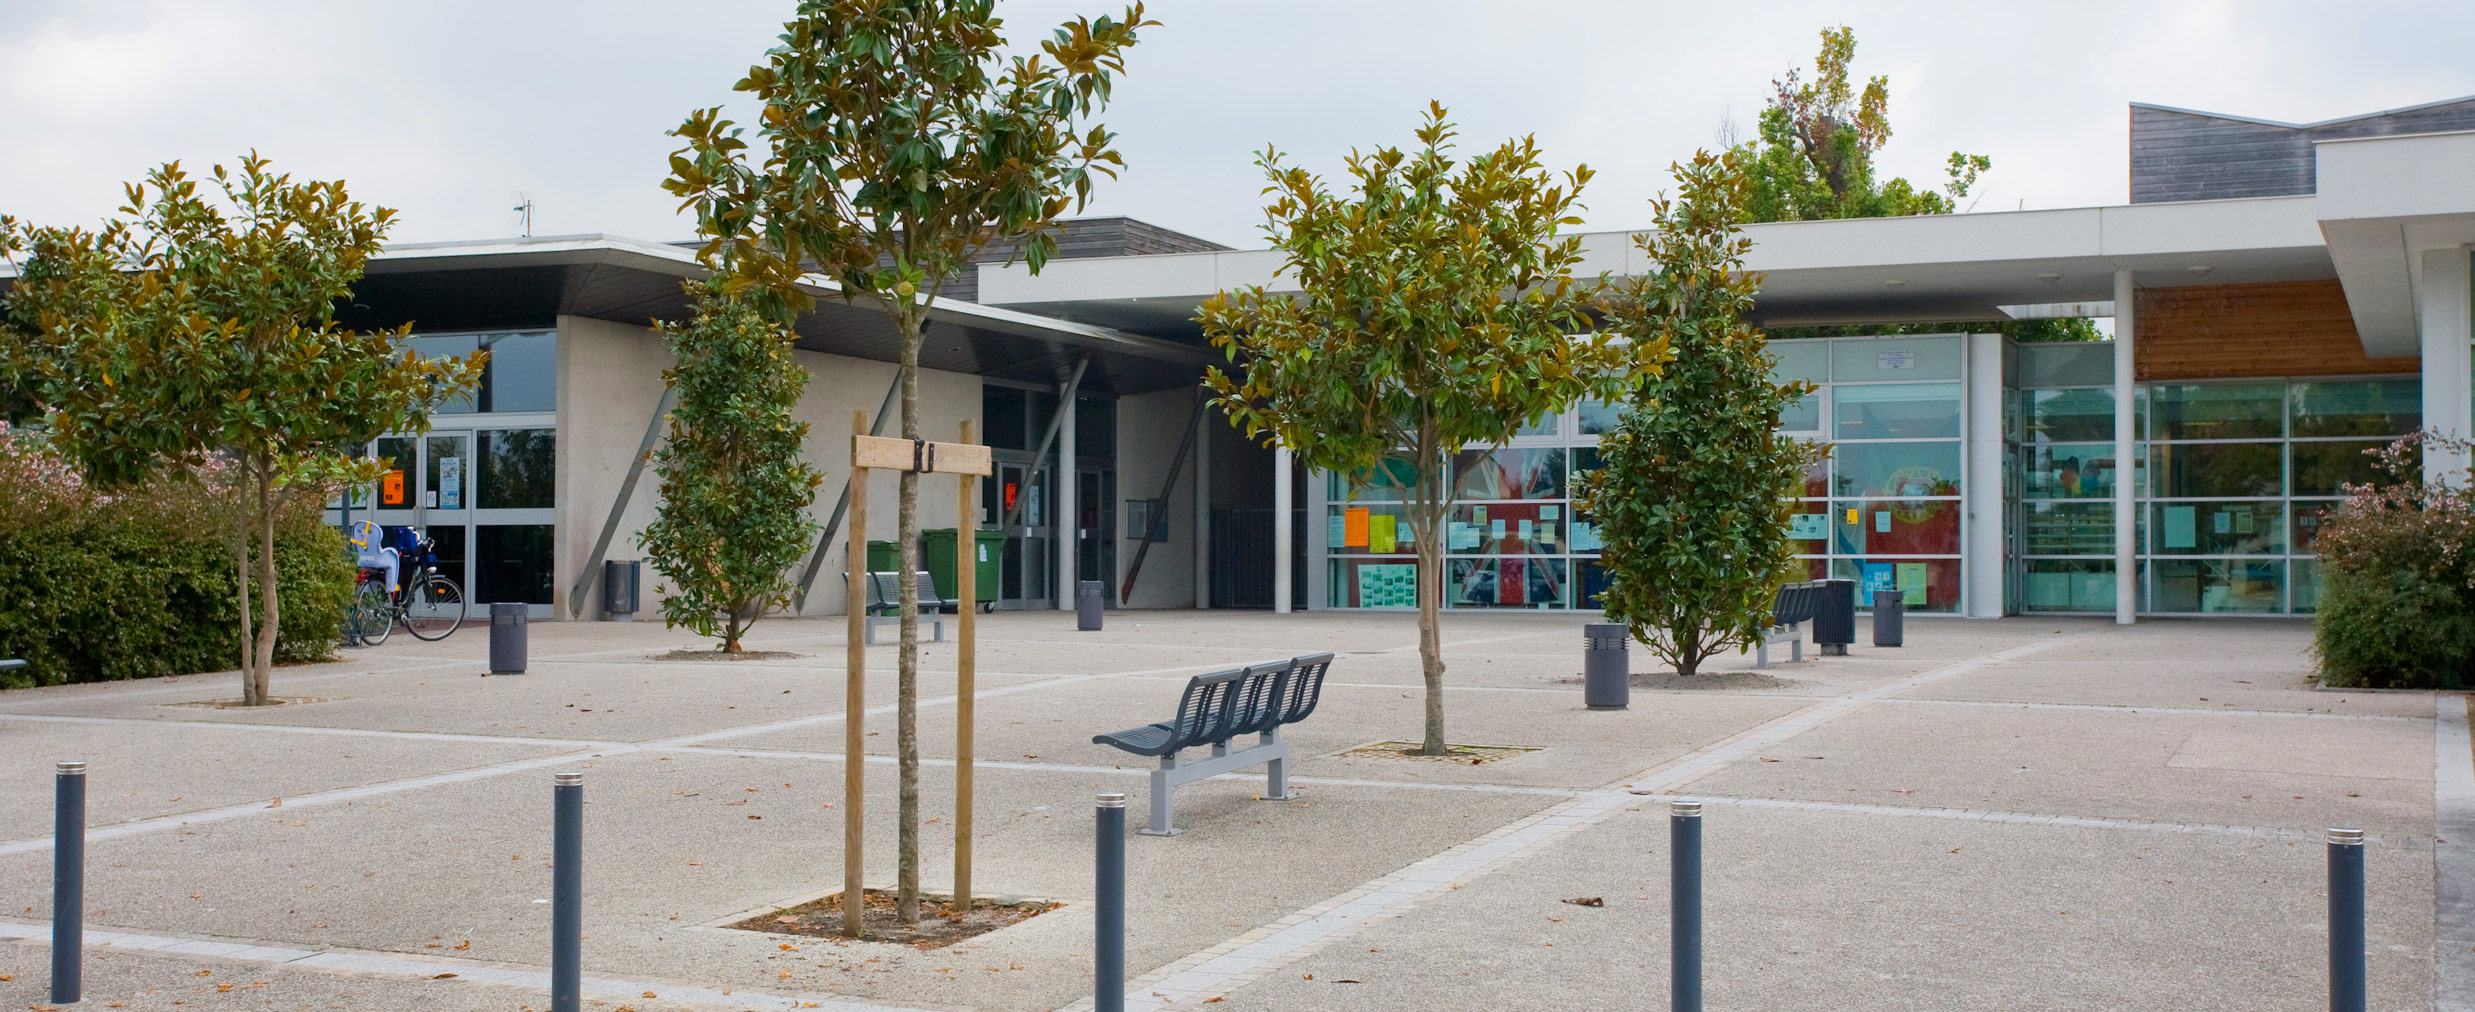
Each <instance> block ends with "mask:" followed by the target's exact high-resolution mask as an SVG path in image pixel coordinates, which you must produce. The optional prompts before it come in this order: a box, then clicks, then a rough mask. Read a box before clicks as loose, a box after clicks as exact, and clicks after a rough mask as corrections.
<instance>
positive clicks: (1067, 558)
mask: <svg viewBox="0 0 2475 1012" xmlns="http://www.w3.org/2000/svg"><path fill="white" fill-rule="evenodd" d="M1058 393H1059V397H1058V399H1057V411H1058V415H1057V417H1058V419H1059V421H1058V423H1057V465H1056V469H1055V470H1053V471H1051V472H1050V473H1049V480H1050V481H1053V482H1056V483H1057V516H1056V518H1055V519H1054V520H1053V521H1051V523H1050V526H1049V529H1050V530H1053V531H1056V532H1057V610H1059V611H1073V610H1074V582H1075V571H1074V564H1075V561H1074V560H1075V559H1076V557H1077V556H1078V555H1080V554H1081V551H1082V547H1083V546H1082V533H1083V531H1082V527H1081V524H1082V520H1083V514H1082V512H1081V506H1082V504H1081V503H1078V502H1075V501H1074V500H1075V493H1076V492H1077V491H1078V490H1077V489H1076V488H1075V481H1074V479H1075V474H1076V470H1075V465H1076V464H1077V463H1078V462H1079V461H1080V460H1081V458H1080V457H1077V456H1076V455H1075V454H1076V450H1075V446H1074V401H1075V397H1074V390H1073V389H1072V388H1071V387H1060V388H1058ZM1100 578H1101V579H1103V580H1114V579H1116V576H1115V574H1112V573H1102V574H1100Z"/></svg>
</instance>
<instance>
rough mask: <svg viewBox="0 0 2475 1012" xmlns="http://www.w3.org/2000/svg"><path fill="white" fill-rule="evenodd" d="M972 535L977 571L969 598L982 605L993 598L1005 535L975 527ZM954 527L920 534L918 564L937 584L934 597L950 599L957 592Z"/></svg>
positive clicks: (939, 528) (1003, 552)
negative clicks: (977, 544)
mask: <svg viewBox="0 0 2475 1012" xmlns="http://www.w3.org/2000/svg"><path fill="white" fill-rule="evenodd" d="M972 535H973V536H974V537H976V538H977V539H978V540H979V551H978V553H976V554H977V555H978V559H977V560H976V562H975V563H974V564H975V565H977V566H978V567H979V568H978V569H976V570H974V571H973V574H972V577H971V595H972V597H974V598H976V599H977V600H979V601H981V602H982V603H986V602H989V601H994V600H996V599H997V581H998V578H999V577H998V572H999V571H998V568H997V565H998V562H999V560H1001V559H1003V558H1004V557H1005V532H1004V531H998V530H990V529H988V528H985V527H982V528H975V529H973V531H972ZM956 540H958V539H957V537H956V536H955V533H954V528H951V527H938V528H934V529H931V530H925V531H921V532H920V543H921V548H922V549H923V551H922V552H921V555H922V556H923V557H922V558H921V560H920V562H921V564H922V565H925V566H927V567H928V576H929V579H931V580H934V581H935V582H936V584H937V596H938V597H942V598H948V599H951V598H952V597H953V596H954V592H955V591H956V590H957V589H959V588H958V587H957V586H956V582H957V581H956V580H955V579H954V542H955V541H956Z"/></svg>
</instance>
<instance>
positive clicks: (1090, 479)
mask: <svg viewBox="0 0 2475 1012" xmlns="http://www.w3.org/2000/svg"><path fill="white" fill-rule="evenodd" d="M1074 506H1075V511H1076V512H1078V513H1081V514H1082V516H1080V517H1078V518H1076V523H1075V525H1074V526H1075V532H1074V537H1075V548H1074V569H1075V576H1074V578H1075V579H1076V580H1098V581H1100V582H1102V583H1106V584H1109V585H1110V587H1109V597H1110V598H1111V599H1115V598H1116V596H1117V593H1116V592H1117V587H1116V583H1117V538H1116V533H1117V530H1116V526H1117V525H1116V524H1115V523H1114V520H1115V518H1116V516H1117V472H1116V470H1115V469H1113V468H1103V467H1086V468H1082V469H1080V470H1079V471H1078V472H1077V473H1076V474H1075V486H1074Z"/></svg>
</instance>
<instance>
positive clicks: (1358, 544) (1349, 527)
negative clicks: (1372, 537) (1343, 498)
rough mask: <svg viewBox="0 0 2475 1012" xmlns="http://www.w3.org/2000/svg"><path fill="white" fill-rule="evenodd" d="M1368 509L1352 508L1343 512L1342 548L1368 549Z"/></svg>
mask: <svg viewBox="0 0 2475 1012" xmlns="http://www.w3.org/2000/svg"><path fill="white" fill-rule="evenodd" d="M1366 523H1367V521H1366V509H1365V508H1364V507H1359V506H1352V507H1349V508H1348V509H1345V510H1342V511H1341V547H1343V548H1364V547H1366Z"/></svg>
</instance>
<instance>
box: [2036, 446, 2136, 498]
mask: <svg viewBox="0 0 2475 1012" xmlns="http://www.w3.org/2000/svg"><path fill="white" fill-rule="evenodd" d="M2027 457H2028V465H2029V470H2028V474H2027V476H2026V477H2027V480H2026V481H2025V482H2024V483H2023V484H2022V487H2021V495H2022V496H2023V497H2024V498H2029V499H2107V498H2111V497H2113V495H2114V474H2115V471H2114V444H2112V443H2040V444H2038V445H2036V446H2033V447H2030V448H2029V449H2028V451H2027Z"/></svg>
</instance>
